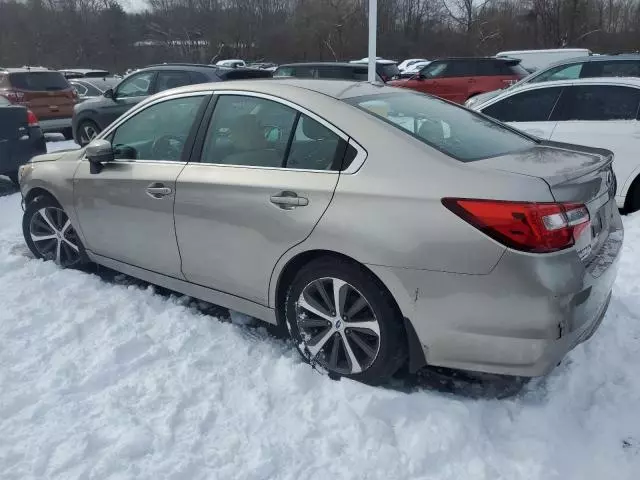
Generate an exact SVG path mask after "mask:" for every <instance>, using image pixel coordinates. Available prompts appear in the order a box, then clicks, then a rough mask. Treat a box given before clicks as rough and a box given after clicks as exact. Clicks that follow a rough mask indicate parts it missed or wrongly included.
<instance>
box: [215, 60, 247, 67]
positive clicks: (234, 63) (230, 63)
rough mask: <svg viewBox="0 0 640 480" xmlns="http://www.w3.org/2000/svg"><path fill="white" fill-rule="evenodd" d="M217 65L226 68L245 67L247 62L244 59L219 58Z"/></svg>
mask: <svg viewBox="0 0 640 480" xmlns="http://www.w3.org/2000/svg"><path fill="white" fill-rule="evenodd" d="M216 66H218V67H228V68H242V67H246V66H247V64H246V63H245V62H244V60H238V59H231V60H220V61H219V62H217V63H216Z"/></svg>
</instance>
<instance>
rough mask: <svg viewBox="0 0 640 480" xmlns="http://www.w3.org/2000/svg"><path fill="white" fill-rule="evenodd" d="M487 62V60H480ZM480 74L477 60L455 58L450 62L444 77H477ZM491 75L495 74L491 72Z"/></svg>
mask: <svg viewBox="0 0 640 480" xmlns="http://www.w3.org/2000/svg"><path fill="white" fill-rule="evenodd" d="M480 63H485V62H480ZM477 75H478V66H477V62H475V61H466V60H454V61H452V62H449V65H448V66H447V69H446V70H445V71H444V75H443V76H444V77H475V76H477ZM490 75H495V73H491V74H490Z"/></svg>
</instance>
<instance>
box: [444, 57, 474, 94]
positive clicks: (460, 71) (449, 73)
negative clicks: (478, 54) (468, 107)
mask: <svg viewBox="0 0 640 480" xmlns="http://www.w3.org/2000/svg"><path fill="white" fill-rule="evenodd" d="M442 77H443V78H442V79H441V80H439V81H438V86H437V91H438V92H439V93H438V94H437V95H438V96H439V97H442V98H444V99H446V100H449V101H451V102H455V103H464V102H466V101H467V98H469V92H470V89H471V88H472V87H473V86H474V84H475V83H476V82H477V68H476V61H475V60H467V59H459V60H451V61H449V62H448V65H447V68H446V70H445V71H444V72H443V74H442Z"/></svg>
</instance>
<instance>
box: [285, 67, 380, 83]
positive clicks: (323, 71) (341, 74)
mask: <svg viewBox="0 0 640 480" xmlns="http://www.w3.org/2000/svg"><path fill="white" fill-rule="evenodd" d="M367 68H368V67H367V65H360V64H356V63H338V62H307V63H288V64H285V65H280V66H279V67H278V68H277V69H276V71H275V72H274V73H273V77H274V78H278V77H297V78H321V79H333V80H355V81H361V82H366V81H367ZM376 80H378V81H379V82H382V78H381V77H380V75H379V74H377V73H376Z"/></svg>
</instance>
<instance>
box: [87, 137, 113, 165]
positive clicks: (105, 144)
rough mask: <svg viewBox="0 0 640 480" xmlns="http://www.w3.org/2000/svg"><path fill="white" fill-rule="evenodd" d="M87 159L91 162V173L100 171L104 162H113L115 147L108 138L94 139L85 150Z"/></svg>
mask: <svg viewBox="0 0 640 480" xmlns="http://www.w3.org/2000/svg"><path fill="white" fill-rule="evenodd" d="M85 155H86V156H87V160H89V163H90V164H91V166H90V168H91V173H100V172H101V171H102V166H103V164H104V163H107V162H112V161H113V159H114V154H113V147H112V146H111V142H109V141H108V140H103V139H97V140H93V141H92V142H91V143H89V145H87V148H86V150H85Z"/></svg>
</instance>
